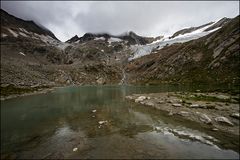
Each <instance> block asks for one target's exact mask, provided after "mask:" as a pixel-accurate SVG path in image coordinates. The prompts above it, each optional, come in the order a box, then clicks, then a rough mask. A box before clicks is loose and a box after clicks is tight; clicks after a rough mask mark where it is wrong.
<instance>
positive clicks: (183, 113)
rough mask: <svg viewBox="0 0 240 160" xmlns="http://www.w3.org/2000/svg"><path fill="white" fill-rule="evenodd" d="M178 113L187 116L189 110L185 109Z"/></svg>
mask: <svg viewBox="0 0 240 160" xmlns="http://www.w3.org/2000/svg"><path fill="white" fill-rule="evenodd" d="M178 114H179V115H181V116H184V117H187V116H189V112H186V111H180V112H179V113H178Z"/></svg>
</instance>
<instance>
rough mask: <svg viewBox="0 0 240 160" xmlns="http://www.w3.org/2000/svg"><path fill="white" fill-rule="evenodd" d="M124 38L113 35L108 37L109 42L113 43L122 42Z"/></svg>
mask: <svg viewBox="0 0 240 160" xmlns="http://www.w3.org/2000/svg"><path fill="white" fill-rule="evenodd" d="M121 41H122V39H120V38H114V37H111V38H109V39H108V43H112V42H121Z"/></svg>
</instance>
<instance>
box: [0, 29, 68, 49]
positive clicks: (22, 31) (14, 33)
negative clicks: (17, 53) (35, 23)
mask: <svg viewBox="0 0 240 160" xmlns="http://www.w3.org/2000/svg"><path fill="white" fill-rule="evenodd" d="M7 30H8V32H9V34H3V33H2V34H1V37H3V38H4V37H7V36H13V37H15V38H18V37H19V36H22V37H26V38H33V39H36V40H40V41H42V42H44V43H46V44H47V45H50V46H55V47H57V48H59V49H61V50H64V49H65V48H66V47H68V46H69V45H70V44H69V43H64V42H60V41H58V40H56V39H54V38H52V37H51V36H49V35H43V34H37V33H33V32H30V31H27V30H26V29H24V28H18V30H17V31H16V30H14V31H13V30H12V29H10V28H7Z"/></svg>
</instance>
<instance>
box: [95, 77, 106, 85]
mask: <svg viewBox="0 0 240 160" xmlns="http://www.w3.org/2000/svg"><path fill="white" fill-rule="evenodd" d="M104 83H105V80H104V79H103V78H102V77H100V78H98V79H97V84H104Z"/></svg>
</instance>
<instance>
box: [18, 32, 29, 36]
mask: <svg viewBox="0 0 240 160" xmlns="http://www.w3.org/2000/svg"><path fill="white" fill-rule="evenodd" d="M19 34H20V35H21V36H23V37H28V36H27V35H26V34H25V33H23V32H19Z"/></svg>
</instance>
